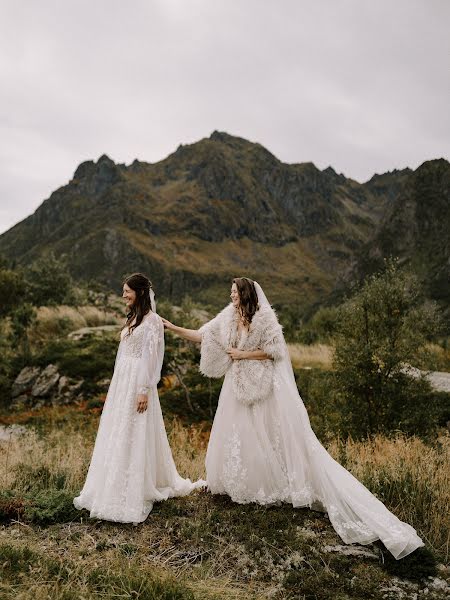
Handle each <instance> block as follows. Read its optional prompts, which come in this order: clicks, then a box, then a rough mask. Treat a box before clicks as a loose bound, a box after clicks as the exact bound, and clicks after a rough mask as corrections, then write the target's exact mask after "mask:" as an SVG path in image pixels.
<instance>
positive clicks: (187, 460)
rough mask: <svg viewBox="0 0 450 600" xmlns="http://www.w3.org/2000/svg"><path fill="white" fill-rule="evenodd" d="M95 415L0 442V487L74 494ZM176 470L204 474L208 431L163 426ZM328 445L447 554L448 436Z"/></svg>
mask: <svg viewBox="0 0 450 600" xmlns="http://www.w3.org/2000/svg"><path fill="white" fill-rule="evenodd" d="M96 427H97V420H96V418H93V415H86V424H85V426H84V427H83V428H82V429H80V426H79V422H78V424H72V425H71V424H70V420H69V423H67V424H66V425H65V426H64V427H57V428H52V429H50V430H49V431H48V432H47V434H46V435H38V434H37V433H35V432H34V431H30V432H29V433H28V434H26V435H24V436H22V437H19V438H16V439H11V440H10V441H8V442H3V443H1V444H0V490H1V489H3V490H15V491H17V492H19V493H20V492H26V491H28V490H30V489H35V488H36V486H37V487H38V488H43V487H44V488H45V487H48V488H57V489H60V490H64V491H66V492H68V493H77V492H78V491H79V490H80V489H81V487H82V485H83V482H84V478H85V475H86V471H87V467H88V464H89V460H90V457H91V453H92V447H93V443H94V439H95V431H96ZM167 429H168V435H169V441H170V445H171V448H172V451H173V456H174V460H175V463H176V465H177V468H178V469H179V472H180V474H181V475H182V476H184V477H190V478H191V479H193V480H196V479H199V478H204V477H205V471H204V459H205V453H206V447H207V442H208V435H209V432H208V431H207V430H206V429H205V427H202V426H197V425H195V426H194V425H193V426H190V427H187V426H184V425H183V424H182V423H181V422H180V421H178V420H174V421H172V422H171V423H168V424H167ZM328 449H329V451H330V453H331V454H332V455H333V456H334V457H335V458H336V459H337V460H338V461H339V462H341V464H343V465H344V466H345V467H346V468H347V469H348V470H349V471H351V472H352V473H353V474H354V475H355V477H357V478H358V479H359V480H360V481H362V482H363V483H364V484H365V485H366V486H367V487H368V488H369V489H370V490H371V491H372V492H373V493H375V494H376V495H377V496H378V497H379V498H380V499H381V500H382V501H383V502H384V503H385V504H386V505H387V506H388V508H389V509H391V510H392V511H394V512H395V514H396V515H397V516H398V517H399V518H400V519H402V520H403V521H406V522H408V523H410V524H411V525H413V526H414V527H415V528H416V529H417V530H418V531H419V533H420V535H421V536H422V537H423V538H424V540H425V542H426V543H427V545H428V546H429V547H431V548H432V549H433V550H434V551H436V552H437V553H438V554H439V555H440V556H441V557H442V558H445V559H448V557H449V549H450V541H449V521H448V506H450V436H449V435H444V436H442V437H441V438H440V439H439V442H438V443H436V444H433V445H428V444H426V443H425V442H423V441H422V440H420V439H418V438H414V437H413V438H408V437H405V436H403V435H398V436H397V437H395V438H393V439H390V438H386V437H384V436H381V435H379V436H376V437H374V438H373V439H372V440H369V441H364V442H354V441H352V440H348V441H346V442H343V441H340V440H333V441H332V442H331V443H330V444H329V446H328Z"/></svg>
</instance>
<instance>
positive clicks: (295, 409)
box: [200, 282, 423, 559]
mask: <svg viewBox="0 0 450 600" xmlns="http://www.w3.org/2000/svg"><path fill="white" fill-rule="evenodd" d="M256 286H257V292H258V299H259V305H260V307H264V311H265V315H267V318H268V319H269V320H270V319H272V320H273V321H274V322H273V323H272V326H271V327H269V328H266V329H263V330H262V331H261V332H260V333H258V331H255V328H257V327H259V325H258V324H257V323H256V322H255V328H254V329H253V330H252V326H253V323H254V321H256V320H255V317H254V321H252V325H251V326H250V333H246V331H245V330H244V331H243V333H242V334H241V336H240V338H238V339H237V329H236V327H237V325H236V323H237V320H236V319H231V321H230V320H228V321H227V320H226V318H224V317H221V315H218V317H216V318H215V319H213V320H212V321H210V322H209V323H207V324H206V325H204V326H203V327H202V328H201V329H200V331H201V332H202V337H203V339H202V353H203V351H207V349H206V346H207V339H208V338H209V340H210V341H211V342H212V344H213V346H212V348H213V349H214V348H216V350H213V351H211V354H212V355H215V354H217V352H218V350H217V348H218V346H219V344H222V346H223V347H225V346H226V345H227V344H229V343H230V340H231V343H232V345H235V346H237V347H238V348H241V349H245V350H251V349H253V350H255V349H256V347H255V346H253V347H251V346H252V345H253V344H254V342H255V339H258V338H259V340H260V343H259V344H258V346H257V347H259V348H260V349H261V350H264V351H266V352H267V353H268V354H270V355H271V356H274V357H275V360H274V361H273V364H272V366H271V368H273V387H272V391H271V393H270V396H269V397H266V398H265V399H264V400H262V401H259V402H254V403H252V404H251V405H247V404H245V403H244V402H242V401H239V400H238V398H237V395H236V389H237V388H236V385H234V384H233V377H234V376H235V374H234V373H233V368H232V367H228V368H227V371H226V374H225V379H224V383H223V387H222V390H221V393H220V397H219V403H218V407H217V411H216V415H215V418H214V423H213V427H212V431H211V436H210V441H209V446H208V450H207V456H206V472H207V484H208V489H209V490H210V491H211V492H212V493H213V494H227V495H228V496H230V498H231V499H232V500H233V501H234V502H238V503H242V504H243V503H248V502H256V503H258V504H262V505H269V504H273V503H279V502H287V503H290V504H292V505H293V506H294V507H310V508H313V509H317V510H322V511H326V512H327V513H328V516H329V519H330V521H331V523H332V525H333V527H334V529H335V530H336V532H337V533H338V535H339V536H340V537H341V538H342V540H343V541H344V542H345V543H347V544H351V543H359V544H368V543H371V542H373V541H375V540H377V539H380V540H381V541H382V542H383V543H384V545H385V546H386V547H387V548H388V550H389V551H390V552H391V553H392V554H393V555H394V557H395V558H397V559H399V558H403V557H404V556H406V555H407V554H409V553H411V552H413V551H414V550H415V549H416V548H418V547H419V546H423V542H422V540H421V539H420V538H419V537H418V535H417V534H416V531H415V530H414V528H413V527H411V526H410V525H408V524H407V523H403V522H402V521H400V520H399V519H398V518H397V517H396V516H395V515H393V514H392V513H391V512H390V511H389V510H388V509H387V508H386V507H385V506H384V505H383V503H382V502H380V501H379V500H378V499H377V498H376V497H375V496H374V495H373V494H371V492H369V490H368V489H367V488H365V487H364V486H363V485H362V484H361V483H360V482H359V481H358V480H357V479H356V478H355V477H353V475H351V473H349V472H348V471H347V470H346V469H344V468H343V467H342V466H341V465H340V464H339V463H337V462H336V461H335V460H334V459H333V458H332V457H331V456H330V455H329V454H328V452H327V451H326V450H325V448H324V447H323V446H322V445H321V444H320V442H319V440H318V439H317V437H316V436H315V434H314V432H313V430H312V429H311V426H310V423H309V418H308V414H307V412H306V409H305V406H304V404H303V402H302V400H301V398H300V395H299V393H298V390H297V386H296V382H295V378H294V374H293V371H292V366H291V362H290V359H289V354H288V351H287V347H286V344H285V341H284V337H283V334H282V331H281V327H280V326H279V325H278V322H277V321H276V316H275V314H274V312H273V310H272V309H271V307H270V305H269V304H268V301H267V299H266V298H265V295H264V292H262V290H261V288H260V286H258V284H256V282H255V287H256ZM230 310H231V311H233V308H232V307H230ZM226 311H227V309H225V310H224V311H222V313H221V314H222V315H226ZM260 311H261V308H260ZM260 311H258V312H260ZM271 313H272V316H271ZM257 314H258V313H257ZM265 318H266V317H265ZM259 320H261V317H259ZM275 323H276V324H275ZM250 335H251V336H252V342H251V344H250V345H248V344H247V345H246V342H247V341H248V340H249V339H250ZM255 336H256V338H255ZM233 341H235V342H236V343H235V344H233ZM208 343H209V342H208ZM210 348H211V346H210ZM210 359H211V364H213V360H214V361H215V363H214V364H216V365H217V364H218V363H219V362H220V355H219V354H217V356H212V357H210ZM224 360H225V358H224ZM244 362H247V363H256V362H260V361H244ZM264 362H265V361H264ZM201 364H202V363H201ZM205 364H206V362H205ZM249 368H251V365H250V367H249ZM204 371H205V369H203V372H204ZM205 374H207V373H205ZM217 375H218V374H217V373H215V374H213V375H210V376H217ZM262 381H263V379H262V378H261V379H260V382H261V384H262ZM256 385H258V383H257V384H256Z"/></svg>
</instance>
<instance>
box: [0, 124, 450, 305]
mask: <svg viewBox="0 0 450 600" xmlns="http://www.w3.org/2000/svg"><path fill="white" fill-rule="evenodd" d="M444 162H445V161H444ZM446 164H448V163H446ZM412 176H413V174H411V173H410V172H409V171H408V170H406V171H397V172H395V171H394V172H392V173H389V174H385V175H381V176H375V177H374V178H373V179H372V180H371V181H370V182H368V183H367V184H364V185H362V184H359V183H357V182H355V181H353V180H351V179H347V178H345V177H344V176H343V175H338V174H336V173H335V172H334V170H333V169H332V168H331V167H329V168H328V169H325V170H324V171H320V170H319V169H317V168H316V167H315V166H314V165H313V164H312V163H302V164H285V163H282V162H281V161H279V160H278V159H277V158H276V157H275V156H273V155H272V154H271V153H270V152H268V151H267V150H266V149H265V148H263V147H262V146H261V145H259V144H254V143H251V142H248V141H247V140H244V139H242V138H238V137H234V136H231V135H228V134H226V133H221V132H214V133H213V134H212V135H211V136H210V138H207V139H203V140H201V141H199V142H197V143H195V144H191V145H187V146H183V145H181V146H180V147H179V148H178V149H177V150H176V152H174V153H173V154H171V155H170V156H169V157H168V158H166V159H165V160H162V161H160V162H158V163H155V164H149V163H144V162H139V161H137V160H136V161H134V162H133V163H132V164H131V165H129V166H125V165H122V164H115V163H114V162H113V161H112V160H111V159H110V158H108V157H107V156H105V155H104V156H102V157H100V158H99V160H98V161H97V162H93V161H87V162H84V163H82V164H81V165H80V166H79V167H78V168H77V170H76V171H75V174H74V177H73V179H72V180H71V181H70V182H69V183H68V184H67V185H66V186H63V187H61V188H59V189H58V190H56V191H55V192H54V193H52V195H51V196H50V197H49V198H48V199H47V200H45V201H44V202H43V203H42V205H41V206H40V207H39V208H38V209H37V210H36V212H35V213H34V214H33V215H31V216H30V217H28V218H27V219H25V220H24V221H22V222H20V223H18V224H17V225H15V226H14V227H13V228H11V229H10V230H9V231H7V232H5V233H4V234H3V235H1V236H0V253H2V254H4V255H6V256H7V257H9V258H14V259H15V260H16V261H17V262H18V263H27V262H30V261H33V260H34V259H36V258H37V257H39V256H41V255H42V254H43V253H45V252H47V251H49V250H52V251H54V252H55V253H56V254H57V255H60V254H68V255H69V257H70V260H69V263H70V269H71V272H72V275H73V276H74V277H75V278H78V279H84V280H89V279H95V280H99V281H102V282H104V283H105V284H107V285H109V286H111V287H113V288H116V289H117V287H118V286H120V284H121V278H122V276H123V275H124V274H125V273H129V272H131V271H135V270H142V271H144V272H146V273H148V274H149V276H150V277H151V278H152V279H153V281H154V284H155V287H156V289H157V291H158V292H159V294H160V295H165V296H168V297H170V298H172V299H173V300H179V299H180V298H181V297H182V296H183V295H184V294H190V295H192V296H194V297H196V298H198V299H201V300H203V301H207V302H210V303H213V304H223V302H224V300H226V298H227V295H228V288H229V280H230V278H231V277H233V276H236V275H249V276H251V277H253V278H255V279H258V280H260V282H261V283H262V284H263V285H264V286H265V287H266V288H267V289H268V290H269V293H270V299H271V300H272V301H274V302H277V303H279V304H291V303H295V304H296V305H298V306H300V307H302V306H304V307H308V306H311V305H313V304H314V303H316V302H318V301H320V300H321V299H322V298H323V297H324V296H325V295H327V294H328V293H329V292H331V291H332V290H333V289H334V288H335V287H336V286H337V285H339V283H340V282H342V281H345V278H346V277H347V276H348V273H349V272H350V271H351V269H352V268H353V266H354V264H355V261H356V256H357V255H358V253H359V252H360V251H362V249H363V248H364V247H365V245H366V244H367V243H368V241H369V240H370V239H371V238H372V237H373V232H374V231H375V230H376V228H377V227H378V225H379V224H380V221H381V219H382V216H383V215H384V214H385V212H386V210H388V209H389V207H390V205H391V204H392V203H393V202H394V201H395V198H396V197H397V196H398V194H399V193H400V192H399V190H401V189H403V187H404V185H405V182H407V181H409V178H410V177H412Z"/></svg>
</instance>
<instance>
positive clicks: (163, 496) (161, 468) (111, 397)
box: [73, 312, 205, 523]
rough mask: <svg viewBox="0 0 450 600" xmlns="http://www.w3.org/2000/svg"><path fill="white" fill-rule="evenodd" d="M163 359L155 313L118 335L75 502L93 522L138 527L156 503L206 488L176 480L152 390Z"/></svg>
mask: <svg viewBox="0 0 450 600" xmlns="http://www.w3.org/2000/svg"><path fill="white" fill-rule="evenodd" d="M163 357H164V326H163V324H162V321H161V319H160V317H159V316H158V315H157V314H156V313H154V312H150V313H148V314H147V315H145V317H144V319H143V320H142V323H141V324H140V325H138V327H136V328H135V330H134V331H133V332H132V333H131V334H130V335H127V328H125V329H123V330H122V332H121V341H120V344H119V348H118V351H117V356H116V362H115V367H114V374H113V376H112V379H111V384H110V386H109V390H108V394H107V397H106V402H105V405H104V408H103V413H102V416H101V419H100V424H99V428H98V433H97V438H96V440H95V447H94V452H93V454H92V459H91V464H90V466H89V471H88V474H87V478H86V481H85V484H84V487H83V489H82V491H81V493H80V495H79V496H78V497H77V498H75V499H74V501H73V503H74V506H75V507H76V508H78V509H82V508H85V509H87V510H89V511H90V516H91V517H95V518H98V519H105V520H107V521H119V522H123V523H139V522H142V521H144V520H145V519H146V518H147V516H148V514H149V513H150V511H151V510H152V508H153V503H154V502H158V501H160V500H167V498H170V497H173V496H185V495H187V494H189V493H190V492H191V491H192V490H193V489H194V488H197V487H201V486H202V485H204V484H205V482H203V481H198V482H196V483H192V482H191V480H190V479H183V478H182V477H180V475H179V474H178V472H177V469H176V467H175V463H174V461H173V458H172V453H171V450H170V446H169V442H168V440H167V435H166V430H165V427H164V421H163V418H162V413H161V407H160V404H159V398H158V391H157V388H156V385H157V383H158V381H159V379H160V376H161V367H162V362H163ZM140 393H146V394H148V408H147V410H146V411H145V412H143V413H138V412H137V396H138V394H140Z"/></svg>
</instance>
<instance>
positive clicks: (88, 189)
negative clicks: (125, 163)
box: [73, 154, 122, 196]
mask: <svg viewBox="0 0 450 600" xmlns="http://www.w3.org/2000/svg"><path fill="white" fill-rule="evenodd" d="M73 179H74V181H76V182H77V184H78V189H79V190H80V191H82V192H84V193H86V194H89V195H94V196H98V195H100V194H102V193H103V192H104V191H105V190H106V189H107V188H109V187H111V186H112V185H114V184H116V183H118V182H119V181H120V180H121V179H122V174H121V172H120V167H119V166H118V165H116V164H115V162H114V161H113V160H111V158H109V156H108V155H107V154H102V155H101V156H100V158H99V159H98V160H97V162H94V161H93V160H87V161H85V162H82V163H81V164H80V165H79V166H78V168H77V170H76V171H75V174H74V176H73Z"/></svg>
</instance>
